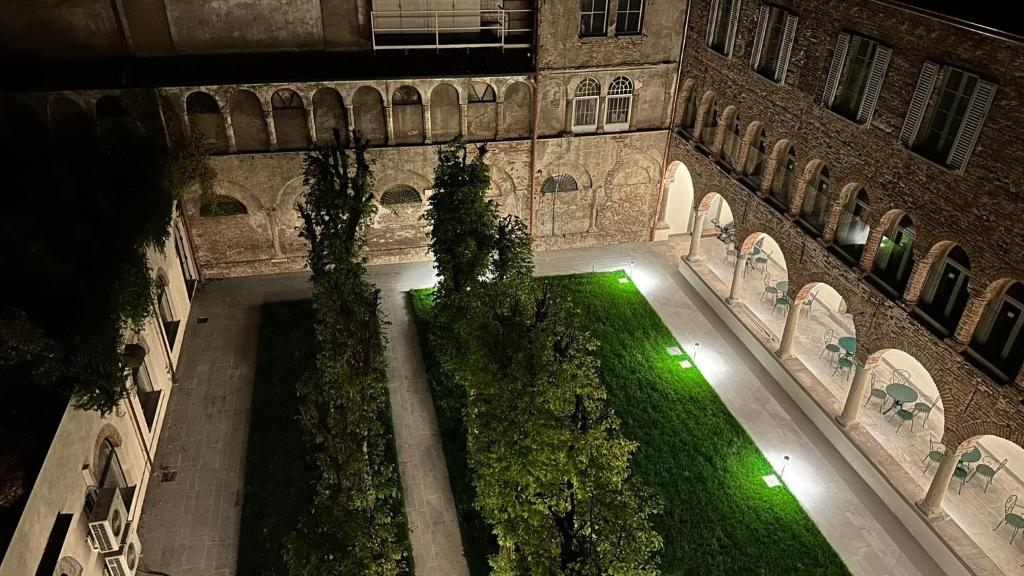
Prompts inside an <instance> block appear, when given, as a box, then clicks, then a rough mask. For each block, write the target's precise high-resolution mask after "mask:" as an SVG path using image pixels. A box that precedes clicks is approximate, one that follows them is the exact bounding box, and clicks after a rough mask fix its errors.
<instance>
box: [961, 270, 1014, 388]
mask: <svg viewBox="0 0 1024 576" xmlns="http://www.w3.org/2000/svg"><path fill="white" fill-rule="evenodd" d="M1022 328H1024V284H1021V283H1020V282H1014V283H1013V285H1011V286H1010V287H1009V289H1008V290H1006V292H1004V293H1003V294H1002V295H1001V296H1000V297H999V298H996V299H994V300H992V302H990V303H989V305H988V307H987V308H986V309H985V314H984V315H983V316H982V318H981V322H979V323H978V327H977V329H976V330H975V331H974V338H973V339H972V340H971V346H970V348H969V350H970V352H972V354H971V356H972V357H974V358H975V359H979V360H981V361H982V365H983V366H984V367H985V368H987V369H988V370H989V371H990V372H992V373H993V374H994V375H995V376H996V377H997V378H999V379H1000V380H1002V381H1004V382H1009V381H1011V380H1013V379H1014V378H1016V377H1017V373H1018V372H1019V371H1020V368H1021V364H1024V338H1021V332H1022V330H1021V329H1022Z"/></svg>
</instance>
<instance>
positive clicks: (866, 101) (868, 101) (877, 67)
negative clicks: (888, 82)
mask: <svg viewBox="0 0 1024 576" xmlns="http://www.w3.org/2000/svg"><path fill="white" fill-rule="evenodd" d="M890 56H892V48H888V47H886V46H875V59H874V60H872V61H871V74H870V75H869V76H868V83H867V86H865V87H864V98H863V99H862V100H861V101H860V110H858V111H857V121H858V122H860V123H862V124H868V123H870V122H871V116H872V115H874V113H875V104H878V94H879V92H881V91H882V78H884V77H885V69H886V68H888V67H889V57H890Z"/></svg>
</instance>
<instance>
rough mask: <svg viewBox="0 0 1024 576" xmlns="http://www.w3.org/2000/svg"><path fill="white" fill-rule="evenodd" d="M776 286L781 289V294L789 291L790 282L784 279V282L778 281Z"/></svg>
mask: <svg viewBox="0 0 1024 576" xmlns="http://www.w3.org/2000/svg"><path fill="white" fill-rule="evenodd" d="M775 287H776V288H778V289H779V293H780V294H785V293H786V292H787V291H789V282H788V281H786V280H783V281H782V282H779V283H777V284H776V285H775Z"/></svg>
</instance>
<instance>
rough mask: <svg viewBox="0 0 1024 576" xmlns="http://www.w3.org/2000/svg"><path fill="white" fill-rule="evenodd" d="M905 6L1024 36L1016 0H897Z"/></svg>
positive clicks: (1023, 26)
mask: <svg viewBox="0 0 1024 576" xmlns="http://www.w3.org/2000/svg"><path fill="white" fill-rule="evenodd" d="M897 1H900V2H903V3H904V4H910V5H912V6H917V7H920V8H924V9H926V10H931V11H933V12H939V13H942V14H946V15H948V16H952V17H954V18H959V19H961V20H966V21H968V22H974V23H976V24H981V25H982V26H988V27H989V28H995V29H996V30H1003V31H1005V32H1010V33H1012V34H1017V35H1020V36H1024V18H1022V17H1021V16H1019V14H1021V12H1017V10H1019V9H1020V8H1019V6H1020V4H1018V3H1017V2H1016V1H1014V0H1003V1H999V0H897Z"/></svg>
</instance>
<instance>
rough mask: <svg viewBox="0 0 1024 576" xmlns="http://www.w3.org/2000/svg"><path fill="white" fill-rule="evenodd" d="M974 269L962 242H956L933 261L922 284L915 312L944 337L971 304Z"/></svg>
mask: <svg viewBox="0 0 1024 576" xmlns="http://www.w3.org/2000/svg"><path fill="white" fill-rule="evenodd" d="M970 271H971V262H970V260H969V259H968V258H967V252H965V251H964V249H963V248H962V247H961V246H960V245H955V246H953V247H952V248H950V249H949V250H947V251H946V253H945V254H943V255H942V257H941V258H939V259H937V260H936V261H935V262H933V263H932V266H931V270H930V271H929V272H928V278H927V280H925V283H924V287H922V288H921V296H920V297H919V298H918V300H917V307H916V308H915V309H914V312H915V313H917V314H918V315H919V317H922V318H924V319H925V320H926V321H927V322H928V324H929V325H930V326H931V327H932V329H934V330H935V331H937V332H938V333H939V334H940V335H941V336H943V337H946V336H949V335H951V334H953V333H954V332H955V331H956V326H957V324H959V323H960V317H961V316H962V315H963V313H964V308H965V307H966V306H967V297H968V295H967V284H968V281H969V279H970Z"/></svg>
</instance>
